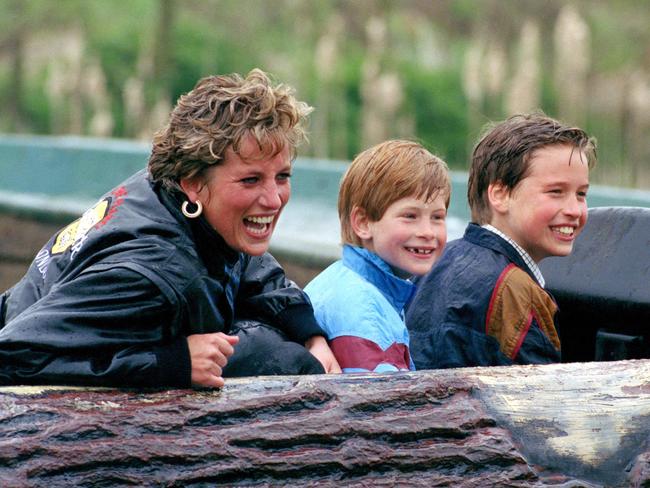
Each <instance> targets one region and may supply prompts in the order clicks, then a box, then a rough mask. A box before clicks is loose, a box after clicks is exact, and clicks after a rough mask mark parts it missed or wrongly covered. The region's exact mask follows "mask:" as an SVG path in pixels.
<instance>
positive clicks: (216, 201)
mask: <svg viewBox="0 0 650 488" xmlns="http://www.w3.org/2000/svg"><path fill="white" fill-rule="evenodd" d="M240 153H241V155H242V156H238V155H237V154H236V153H235V152H234V151H232V149H231V148H228V149H227V150H226V153H225V156H224V160H223V162H222V163H221V164H219V165H216V166H215V167H213V168H210V169H209V170H208V171H207V172H206V173H205V174H204V176H203V177H202V178H200V179H199V178H196V179H192V180H182V181H181V186H182V188H183V190H184V191H185V193H186V194H187V196H188V197H189V199H190V201H192V202H196V201H197V200H200V201H201V203H202V204H203V215H204V216H205V218H206V219H207V221H208V222H209V223H210V225H212V227H214V229H215V230H216V231H217V232H218V233H219V235H221V237H223V239H224V240H225V241H226V244H228V246H230V247H231V248H232V249H234V250H236V251H240V252H245V253H247V254H250V255H252V256H259V255H260V254H263V253H264V252H266V250H267V249H268V247H269V242H270V240H271V235H272V234H273V230H274V229H275V226H276V224H277V222H278V218H279V217H280V213H281V212H282V209H283V208H284V206H285V205H286V204H287V202H288V201H289V196H290V194H291V181H290V177H291V159H290V155H289V149H288V148H286V147H285V148H284V149H283V150H282V151H280V152H279V153H278V154H276V155H275V156H270V157H263V156H262V155H261V153H260V150H259V149H258V147H257V144H256V142H255V141H254V139H252V138H251V137H248V138H247V139H245V140H244V141H243V143H242V146H241V151H240Z"/></svg>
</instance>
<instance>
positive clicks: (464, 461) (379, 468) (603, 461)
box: [0, 360, 650, 487]
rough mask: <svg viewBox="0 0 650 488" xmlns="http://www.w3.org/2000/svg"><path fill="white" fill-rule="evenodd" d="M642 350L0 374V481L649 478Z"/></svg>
mask: <svg viewBox="0 0 650 488" xmlns="http://www.w3.org/2000/svg"><path fill="white" fill-rule="evenodd" d="M649 440H650V361H647V360H643V361H625V362H617V363H585V364H559V365H552V366H528V367H506V368H472V369H458V370H441V371H430V372H418V373H403V374H391V375H346V376H302V377H266V378H259V377H258V378H248V379H240V380H230V381H228V384H227V386H226V387H225V388H224V389H223V390H221V391H219V390H211V391H192V390H172V391H146V392H142V391H132V390H113V389H79V388H61V387H44V388H38V387H14V388H8V387H5V388H0V486H3V487H10V486H93V487H95V486H215V485H219V486H454V487H456V486H458V487H488V486H516V487H538V486H563V487H569V486H621V487H622V486H626V487H627V486H650V446H649V444H648V442H649Z"/></svg>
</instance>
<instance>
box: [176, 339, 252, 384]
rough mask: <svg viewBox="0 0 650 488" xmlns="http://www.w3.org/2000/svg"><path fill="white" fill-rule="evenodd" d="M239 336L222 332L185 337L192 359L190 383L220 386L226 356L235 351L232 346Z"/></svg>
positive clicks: (226, 359) (226, 360)
mask: <svg viewBox="0 0 650 488" xmlns="http://www.w3.org/2000/svg"><path fill="white" fill-rule="evenodd" d="M238 342H239V337H237V336H230V335H226V334H224V333H223V332H216V333H213V334H193V335H190V336H188V337H187V345H188V347H189V348H190V360H191V361H192V385H193V386H203V387H206V386H207V387H214V388H220V387H222V386H223V385H224V381H223V378H222V377H221V374H222V371H223V368H224V366H225V365H226V364H227V363H228V358H229V357H230V356H232V353H233V352H234V351H235V350H234V349H233V346H234V345H235V344H237V343H238Z"/></svg>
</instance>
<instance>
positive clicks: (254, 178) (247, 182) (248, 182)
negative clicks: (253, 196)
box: [239, 176, 259, 185]
mask: <svg viewBox="0 0 650 488" xmlns="http://www.w3.org/2000/svg"><path fill="white" fill-rule="evenodd" d="M239 181H241V182H242V183H244V184H245V185H253V184H255V183H257V182H258V181H259V178H258V177H257V176H249V177H248V178H242V179H241V180H239Z"/></svg>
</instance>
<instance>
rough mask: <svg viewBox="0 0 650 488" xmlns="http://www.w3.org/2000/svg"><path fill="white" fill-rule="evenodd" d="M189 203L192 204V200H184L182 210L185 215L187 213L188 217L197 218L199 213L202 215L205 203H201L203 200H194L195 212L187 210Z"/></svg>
mask: <svg viewBox="0 0 650 488" xmlns="http://www.w3.org/2000/svg"><path fill="white" fill-rule="evenodd" d="M189 204H190V202H189V201H187V200H185V201H184V202H183V205H181V212H183V215H185V217H187V218H188V219H195V218H197V217H198V216H199V215H201V213H202V212H203V205H202V204H201V202H200V201H199V200H197V201H196V202H194V205H196V210H195V211H194V212H190V211H188V210H187V206H188V205H189Z"/></svg>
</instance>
